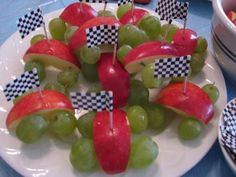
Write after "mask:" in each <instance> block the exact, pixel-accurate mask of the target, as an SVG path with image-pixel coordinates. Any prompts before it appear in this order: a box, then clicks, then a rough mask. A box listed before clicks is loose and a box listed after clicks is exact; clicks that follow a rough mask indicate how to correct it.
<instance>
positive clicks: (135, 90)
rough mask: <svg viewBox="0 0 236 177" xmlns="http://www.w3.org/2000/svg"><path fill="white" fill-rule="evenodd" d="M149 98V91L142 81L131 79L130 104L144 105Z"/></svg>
mask: <svg viewBox="0 0 236 177" xmlns="http://www.w3.org/2000/svg"><path fill="white" fill-rule="evenodd" d="M148 100H149V91H148V89H147V88H146V87H144V85H143V83H142V81H140V80H135V79H133V80H131V82H130V95H129V99H128V104H129V105H130V106H132V105H142V104H143V103H145V102H148Z"/></svg>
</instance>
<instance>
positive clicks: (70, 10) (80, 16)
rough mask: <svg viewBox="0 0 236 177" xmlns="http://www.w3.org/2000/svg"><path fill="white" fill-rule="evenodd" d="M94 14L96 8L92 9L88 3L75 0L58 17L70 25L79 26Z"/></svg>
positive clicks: (94, 15)
mask: <svg viewBox="0 0 236 177" xmlns="http://www.w3.org/2000/svg"><path fill="white" fill-rule="evenodd" d="M96 16H97V12H96V10H94V9H93V8H92V7H91V6H90V5H88V4H86V3H82V2H75V3H72V4H70V5H69V6H67V7H66V8H65V9H64V10H63V12H62V13H61V15H60V18H61V19H62V20H63V21H65V22H66V23H69V24H70V25H73V26H79V27H80V26H81V25H82V24H84V23H85V22H86V21H88V20H90V19H92V18H94V17H96Z"/></svg>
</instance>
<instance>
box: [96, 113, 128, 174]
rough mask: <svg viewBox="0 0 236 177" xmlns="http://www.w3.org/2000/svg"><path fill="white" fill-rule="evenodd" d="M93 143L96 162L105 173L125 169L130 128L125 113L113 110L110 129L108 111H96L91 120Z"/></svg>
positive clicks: (113, 172)
mask: <svg viewBox="0 0 236 177" xmlns="http://www.w3.org/2000/svg"><path fill="white" fill-rule="evenodd" d="M93 143H94V147H95V153H96V157H97V159H98V162H99V164H100V166H101V167H102V169H103V170H104V171H105V172H106V173H108V174H116V173H120V172H123V171H125V170H126V168H127V165H128V161H129V154H130V128H129V124H128V121H127V117H126V113H125V112H124V111H122V110H118V109H115V110H113V129H112V130H111V129H110V126H109V112H107V111H103V112H97V113H96V116H95V118H94V121H93Z"/></svg>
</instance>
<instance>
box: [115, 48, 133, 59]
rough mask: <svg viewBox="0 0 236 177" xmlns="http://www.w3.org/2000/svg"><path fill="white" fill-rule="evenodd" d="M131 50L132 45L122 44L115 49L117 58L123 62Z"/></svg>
mask: <svg viewBox="0 0 236 177" xmlns="http://www.w3.org/2000/svg"><path fill="white" fill-rule="evenodd" d="M130 50H132V47H130V46H129V45H122V46H121V47H120V48H119V49H118V51H117V58H118V60H119V61H120V62H121V63H123V62H124V58H125V56H126V55H127V54H128V53H129V51H130Z"/></svg>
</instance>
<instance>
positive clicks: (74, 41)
mask: <svg viewBox="0 0 236 177" xmlns="http://www.w3.org/2000/svg"><path fill="white" fill-rule="evenodd" d="M100 25H117V26H119V25H120V22H119V21H118V20H117V19H115V18H114V17H96V18H93V19H91V20H89V21H87V22H86V23H84V24H83V25H82V26H81V27H80V28H79V29H78V30H77V31H76V32H75V33H74V34H73V36H72V37H71V38H70V41H69V46H70V48H71V50H72V51H73V52H75V50H79V49H80V47H82V46H83V45H85V44H86V43H87V38H86V29H87V28H92V27H95V26H100Z"/></svg>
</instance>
